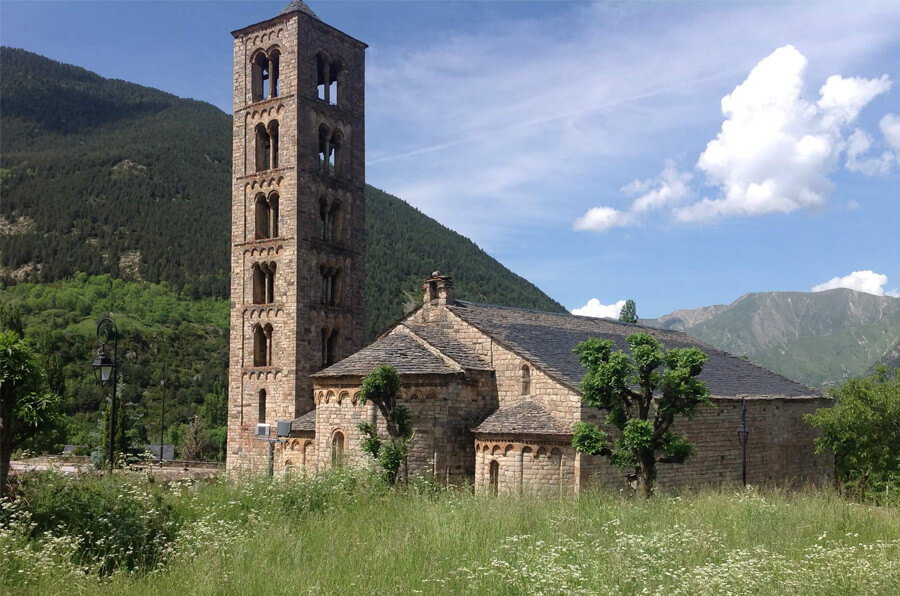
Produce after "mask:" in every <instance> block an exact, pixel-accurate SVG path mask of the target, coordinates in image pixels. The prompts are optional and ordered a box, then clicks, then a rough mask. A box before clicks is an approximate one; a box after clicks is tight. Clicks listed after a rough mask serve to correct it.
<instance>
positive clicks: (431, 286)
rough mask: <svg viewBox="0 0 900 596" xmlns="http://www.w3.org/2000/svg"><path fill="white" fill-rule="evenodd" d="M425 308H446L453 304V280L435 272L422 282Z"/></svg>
mask: <svg viewBox="0 0 900 596" xmlns="http://www.w3.org/2000/svg"><path fill="white" fill-rule="evenodd" d="M422 291H423V292H424V297H423V300H422V303H423V304H424V305H425V306H429V305H431V306H446V305H448V304H453V278H452V277H450V276H449V275H441V273H440V271H435V272H434V273H432V274H431V276H430V277H427V278H425V281H424V282H422Z"/></svg>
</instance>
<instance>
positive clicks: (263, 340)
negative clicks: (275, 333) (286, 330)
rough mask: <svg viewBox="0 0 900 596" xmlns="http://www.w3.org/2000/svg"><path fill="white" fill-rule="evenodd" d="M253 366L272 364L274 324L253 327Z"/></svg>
mask: <svg viewBox="0 0 900 596" xmlns="http://www.w3.org/2000/svg"><path fill="white" fill-rule="evenodd" d="M253 366H272V325H269V324H266V326H265V327H263V326H262V325H256V326H254V328H253Z"/></svg>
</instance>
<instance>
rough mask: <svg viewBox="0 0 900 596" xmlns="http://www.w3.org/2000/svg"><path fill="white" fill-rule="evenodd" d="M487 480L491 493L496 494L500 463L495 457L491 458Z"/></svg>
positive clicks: (498, 485)
mask: <svg viewBox="0 0 900 596" xmlns="http://www.w3.org/2000/svg"><path fill="white" fill-rule="evenodd" d="M488 482H489V485H490V491H491V494H492V495H494V496H496V495H497V493H498V492H499V489H500V463H499V462H498V461H497V460H496V459H493V460H491V465H490V467H489V473H488Z"/></svg>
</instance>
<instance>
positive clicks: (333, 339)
mask: <svg viewBox="0 0 900 596" xmlns="http://www.w3.org/2000/svg"><path fill="white" fill-rule="evenodd" d="M325 356H326V358H325V365H326V366H331V365H332V364H334V363H335V362H337V360H338V330H337V329H335V330H333V331H332V332H331V335H329V336H328V348H327V350H326V354H325Z"/></svg>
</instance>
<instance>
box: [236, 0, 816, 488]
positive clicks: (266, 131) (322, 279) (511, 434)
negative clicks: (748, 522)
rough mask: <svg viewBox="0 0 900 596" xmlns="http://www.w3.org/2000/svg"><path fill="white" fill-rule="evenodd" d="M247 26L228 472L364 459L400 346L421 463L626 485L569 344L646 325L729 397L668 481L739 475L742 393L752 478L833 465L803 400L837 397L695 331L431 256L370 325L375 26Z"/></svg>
mask: <svg viewBox="0 0 900 596" xmlns="http://www.w3.org/2000/svg"><path fill="white" fill-rule="evenodd" d="M232 35H233V37H234V136H233V142H234V146H233V147H234V149H233V150H234V156H233V157H234V173H233V190H232V192H233V194H232V244H231V246H232V249H231V267H232V270H231V280H232V282H231V283H232V285H231V332H230V333H231V335H230V360H229V388H228V391H229V422H228V453H227V468H228V470H229V472H231V473H241V472H245V471H246V472H250V471H263V470H265V469H266V467H267V466H268V465H269V458H270V454H271V459H272V465H273V467H274V468H275V469H276V470H277V471H278V472H279V473H288V472H290V473H300V474H302V473H313V472H315V471H319V470H324V469H327V468H330V467H333V466H338V465H366V464H367V463H368V462H369V461H370V459H371V458H370V456H368V455H367V454H365V453H363V452H362V451H361V449H360V442H361V441H362V439H363V438H364V437H363V436H362V433H361V432H360V431H359V430H358V428H357V425H358V424H359V423H360V422H372V423H374V424H375V425H376V426H377V427H378V428H379V429H380V432H382V433H384V423H383V420H381V419H380V418H381V416H380V414H379V413H378V412H377V409H376V408H375V406H374V405H373V404H371V403H368V404H365V405H363V404H361V403H360V400H359V390H360V386H361V381H362V378H363V377H364V376H365V375H366V374H368V373H369V372H371V371H372V370H374V369H375V368H377V367H379V366H383V365H390V366H393V367H394V368H396V369H397V371H398V372H399V374H400V376H401V380H402V389H401V393H402V397H401V399H400V401H401V402H402V403H403V404H404V405H406V406H407V407H408V408H409V409H410V411H411V413H412V419H413V429H414V431H413V437H412V439H411V443H410V451H409V456H408V458H407V461H406V464H405V466H404V469H403V474H404V475H406V476H407V477H410V478H411V477H414V476H425V477H429V478H432V479H434V480H436V481H438V482H441V483H447V484H463V483H473V484H474V486H475V490H476V492H477V493H484V494H491V493H493V494H504V493H505V494H518V493H522V492H545V493H557V494H575V493H578V492H579V491H581V490H583V489H584V488H586V487H588V486H590V485H592V484H602V485H607V486H611V487H618V488H621V487H623V486H625V484H624V476H623V472H622V471H620V470H617V469H615V468H613V467H612V466H611V465H610V464H609V463H608V461H607V460H606V459H605V458H603V457H599V456H598V457H595V456H588V455H584V454H580V453H577V452H575V450H574V449H573V447H572V446H571V440H572V427H573V425H574V424H575V423H576V422H580V421H591V422H597V423H601V422H602V420H603V414H602V413H601V412H599V411H598V410H596V409H593V408H590V407H587V406H585V405H584V404H583V403H582V401H581V398H580V395H579V391H578V385H579V382H580V380H581V378H582V376H583V374H584V369H583V368H582V367H581V365H580V364H579V362H578V359H577V357H576V356H575V354H574V353H573V351H572V350H573V349H574V348H575V346H576V345H577V344H578V343H579V342H581V341H583V340H585V339H587V338H590V337H599V338H605V339H612V340H613V341H614V342H616V344H617V345H618V346H619V347H620V348H624V347H625V346H626V343H625V338H626V337H627V336H628V335H630V334H632V333H635V332H636V331H644V332H646V333H649V334H651V335H652V336H654V337H656V338H657V339H658V340H659V341H661V342H662V343H663V344H664V345H665V346H666V347H668V348H672V347H691V346H694V347H699V348H700V349H701V350H703V351H704V352H705V353H706V354H707V355H708V356H709V361H708V362H707V363H706V365H705V366H704V370H703V373H702V374H701V377H700V378H701V379H702V380H704V381H705V382H706V384H707V386H708V387H709V390H710V394H711V396H712V401H713V403H714V406H713V407H706V408H701V410H700V412H699V413H698V414H697V415H696V416H695V417H694V418H693V419H692V420H690V421H686V420H681V421H679V422H677V423H676V427H675V429H676V430H678V431H680V432H683V433H685V434H686V435H687V436H688V438H689V439H690V440H691V441H692V442H693V443H694V444H695V446H696V449H697V456H696V457H694V458H693V459H690V460H688V461H687V462H685V463H684V464H678V465H675V464H661V465H660V466H659V477H658V484H659V485H660V486H661V487H664V488H665V487H670V488H677V487H681V486H700V485H711V484H722V483H737V482H740V481H741V477H742V462H743V453H742V449H741V444H740V442H739V440H738V435H737V429H738V425H739V423H740V414H741V404H742V403H744V404H746V422H747V426H748V427H749V428H750V435H749V442H748V446H747V454H746V475H747V481H748V482H749V483H751V484H760V483H771V484H779V485H784V484H796V483H802V482H813V483H822V482H825V481H827V480H828V479H829V478H830V476H831V473H832V471H831V462H830V461H829V459H828V458H827V457H826V456H822V455H818V454H816V453H815V452H814V444H813V441H814V439H815V437H816V431H815V429H814V428H813V427H811V426H809V425H808V424H806V423H805V422H804V420H803V416H804V415H805V414H807V413H811V412H813V411H815V410H816V409H817V408H820V407H827V406H829V405H830V403H831V402H830V399H828V398H827V397H825V396H824V395H822V394H821V393H819V392H817V391H815V390H813V389H810V388H809V387H806V386H804V385H802V384H800V383H796V382H793V381H790V380H788V379H786V378H784V377H782V376H780V375H777V374H775V373H773V372H770V371H768V370H766V369H763V368H761V367H759V366H756V365H754V364H752V363H750V362H749V361H747V360H744V359H741V358H737V357H735V356H732V355H730V354H727V353H726V352H723V351H721V350H717V349H715V348H713V347H711V346H708V345H705V344H703V343H702V342H700V341H699V340H697V339H695V338H693V337H691V336H689V335H687V334H684V333H680V332H676V331H665V330H659V329H651V328H645V327H641V326H636V325H630V324H626V323H619V322H616V321H610V320H605V319H594V318H589V317H580V316H574V315H569V314H558V313H546V312H538V311H530V310H524V309H515V308H507V307H503V306H495V305H487V304H476V303H472V302H467V301H463V300H457V299H456V298H455V296H454V291H453V280H452V278H451V277H450V276H448V275H442V274H440V273H439V272H434V273H432V274H431V275H430V276H428V277H427V278H425V279H424V282H423V286H422V288H423V296H422V298H423V305H422V306H421V307H420V308H418V309H416V310H414V311H413V312H411V313H409V314H407V315H406V316H404V317H403V318H402V319H401V320H399V321H397V322H396V323H395V324H394V325H393V326H391V327H390V328H389V329H387V330H386V331H384V332H383V333H382V334H381V335H380V336H379V337H378V338H377V339H376V340H375V341H374V342H372V343H371V344H369V345H368V346H366V345H364V332H363V321H364V316H365V312H364V292H363V290H364V283H365V269H364V267H365V195H364V186H365V128H364V124H365V118H364V116H365V114H364V105H365V102H364V91H365V48H366V45H365V44H364V43H362V42H360V41H358V40H356V39H354V38H352V37H350V36H348V35H346V34H344V33H342V32H341V31H339V30H337V29H335V28H333V27H331V26H329V25H327V24H325V23H323V22H322V21H321V20H320V19H319V18H318V17H317V16H316V15H315V14H314V13H313V11H312V10H311V9H310V8H309V7H308V6H307V5H306V4H304V3H303V2H302V1H300V0H293V1H292V2H291V3H290V4H289V5H288V6H287V7H286V8H285V9H284V10H283V11H282V12H281V13H279V14H278V15H276V16H275V17H273V18H271V19H268V20H266V21H262V22H260V23H256V24H254V25H250V26H248V27H245V28H243V29H239V30H237V31H234V32H233V33H232ZM270 448H271V451H270Z"/></svg>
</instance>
